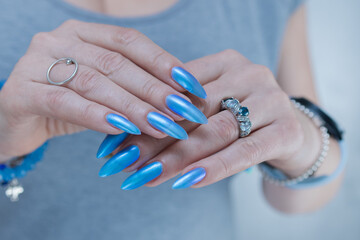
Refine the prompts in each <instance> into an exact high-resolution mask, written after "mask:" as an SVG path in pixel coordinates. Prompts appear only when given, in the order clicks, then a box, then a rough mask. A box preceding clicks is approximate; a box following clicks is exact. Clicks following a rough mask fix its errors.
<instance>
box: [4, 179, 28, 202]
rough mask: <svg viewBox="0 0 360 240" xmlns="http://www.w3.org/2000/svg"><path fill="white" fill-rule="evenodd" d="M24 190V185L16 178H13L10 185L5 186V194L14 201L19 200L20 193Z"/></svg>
mask: <svg viewBox="0 0 360 240" xmlns="http://www.w3.org/2000/svg"><path fill="white" fill-rule="evenodd" d="M23 192H24V188H23V186H21V185H20V183H19V181H18V180H17V179H16V178H14V179H13V180H11V181H10V182H9V183H8V185H7V186H6V187H5V195H6V196H7V197H8V198H9V199H10V201H12V202H17V201H19V195H20V194H22V193H23Z"/></svg>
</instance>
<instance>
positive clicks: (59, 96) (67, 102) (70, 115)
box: [27, 83, 123, 134]
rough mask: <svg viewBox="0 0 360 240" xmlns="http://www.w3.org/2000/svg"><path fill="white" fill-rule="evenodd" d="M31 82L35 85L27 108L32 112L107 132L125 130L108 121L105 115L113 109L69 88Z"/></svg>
mask: <svg viewBox="0 0 360 240" xmlns="http://www.w3.org/2000/svg"><path fill="white" fill-rule="evenodd" d="M30 84H34V86H33V87H31V89H33V90H32V91H31V92H30V94H31V95H30V97H29V98H28V99H27V104H28V107H27V109H28V110H29V111H31V112H32V113H34V114H37V115H41V116H47V117H50V118H52V119H55V120H61V121H64V122H69V123H73V124H76V125H78V126H82V127H85V128H87V129H92V130H95V131H99V132H103V133H107V134H120V133H122V132H123V131H121V130H120V129H117V128H114V127H112V126H111V125H110V124H108V123H107V122H106V119H105V116H106V115H107V114H109V113H114V111H113V110H111V109H109V108H107V107H105V106H102V105H100V104H98V103H95V102H91V101H89V100H87V99H85V98H83V97H81V96H79V95H78V94H76V93H75V92H74V91H72V90H70V89H67V88H62V87H58V86H53V85H44V84H40V83H30ZM49 124H50V123H49Z"/></svg>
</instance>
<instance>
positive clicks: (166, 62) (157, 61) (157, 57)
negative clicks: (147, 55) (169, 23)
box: [150, 49, 177, 69]
mask: <svg viewBox="0 0 360 240" xmlns="http://www.w3.org/2000/svg"><path fill="white" fill-rule="evenodd" d="M150 62H151V64H152V67H154V68H158V67H159V66H164V68H165V69H171V68H172V67H173V66H176V65H177V64H176V62H175V61H173V60H170V59H168V57H167V53H166V51H165V50H162V49H161V50H159V51H157V52H156V53H154V54H153V57H152V59H151V61H150Z"/></svg>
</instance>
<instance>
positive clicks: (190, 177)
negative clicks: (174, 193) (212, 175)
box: [172, 168, 206, 189]
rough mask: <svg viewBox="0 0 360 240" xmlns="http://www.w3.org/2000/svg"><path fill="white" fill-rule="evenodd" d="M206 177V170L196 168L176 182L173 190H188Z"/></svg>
mask: <svg viewBox="0 0 360 240" xmlns="http://www.w3.org/2000/svg"><path fill="white" fill-rule="evenodd" d="M205 176H206V171H205V168H195V169H193V170H191V171H189V172H187V173H185V174H184V175H182V176H181V177H180V178H179V179H178V180H176V182H175V183H174V184H173V185H172V188H173V189H181V188H188V187H190V186H192V185H194V184H195V183H198V182H200V181H201V180H203V178H204V177H205Z"/></svg>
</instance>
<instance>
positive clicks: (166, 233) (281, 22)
mask: <svg viewBox="0 0 360 240" xmlns="http://www.w3.org/2000/svg"><path fill="white" fill-rule="evenodd" d="M300 2H301V0H272V1H269V0H222V1H221V0H179V1H178V3H176V4H175V5H174V6H173V7H171V8H170V9H168V10H166V11H164V12H162V13H159V14H156V15H152V16H149V17H140V18H115V17H109V16H106V15H102V14H98V13H93V12H90V11H86V10H83V9H79V8H77V7H74V6H72V5H70V4H67V3H65V2H63V1H62V0H36V1H28V0H9V1H5V0H0V79H1V78H7V77H8V76H9V75H10V73H11V71H12V68H13V66H14V65H15V63H16V62H17V61H18V59H19V58H20V57H21V56H22V55H24V53H25V51H26V49H27V48H28V45H29V43H30V41H31V38H32V36H33V35H34V34H35V33H37V32H43V31H51V30H53V29H54V28H56V27H58V26H59V25H60V24H61V23H62V22H64V21H65V20H67V19H79V20H82V21H89V22H100V23H106V24H113V25H120V26H126V27H131V28H136V29H138V30H139V31H141V32H143V33H144V34H145V35H147V36H149V37H150V38H151V39H152V40H153V41H154V42H155V43H157V44H159V45H160V46H162V47H163V48H164V49H165V50H167V51H169V52H170V53H171V54H173V55H175V56H176V57H178V58H179V59H180V60H182V61H184V62H187V61H189V60H192V59H196V58H199V57H202V56H204V55H208V54H211V53H216V52H219V51H222V50H224V49H228V48H233V49H236V50H237V51H239V52H241V53H242V54H244V55H245V56H246V57H247V58H249V59H250V60H251V61H253V62H255V63H258V64H263V65H266V66H268V67H269V68H270V69H271V70H272V71H273V72H276V68H277V63H278V57H279V47H280V44H281V40H282V37H283V32H284V28H285V26H286V22H287V20H288V18H289V16H290V15H291V14H292V12H293V11H294V10H295V9H296V7H297V6H298V5H299V4H300ZM33 64H37V61H36V59H34V62H33ZM44 74H45V73H44ZM103 138H104V134H102V133H98V132H94V131H85V132H82V133H79V134H74V135H71V136H65V137H58V138H55V139H53V140H51V141H50V144H49V147H48V149H47V151H46V154H45V157H44V159H43V161H41V162H40V163H39V164H38V166H37V167H36V169H35V170H34V171H32V172H30V173H29V174H28V176H27V177H26V178H24V179H23V180H22V184H23V185H24V187H25V193H24V194H23V195H21V200H20V202H18V203H11V202H9V200H8V199H7V198H6V197H5V196H4V194H2V193H1V194H0V239H1V240H12V239H16V240H20V239H21V240H25V239H31V240H33V239H36V240H42V239H51V240H57V239H77V240H80V239H87V240H89V239H149V240H151V239H154V240H155V239H156V240H161V239H166V240H169V239H172V240H175V239H186V240H191V239H224V240H227V239H232V237H233V228H234V227H236V226H233V223H232V216H231V213H232V211H231V202H230V199H229V189H228V181H229V179H225V180H222V181H220V182H218V183H215V184H212V185H210V186H207V187H204V188H201V189H185V190H172V189H171V184H172V183H173V181H174V180H170V181H168V182H166V183H164V184H162V185H160V186H158V187H155V188H148V187H141V188H139V189H136V190H132V191H123V190H121V189H120V185H121V183H122V181H123V180H124V179H125V178H126V177H127V176H128V175H129V174H127V173H120V174H117V175H114V176H111V177H108V178H105V179H103V178H99V177H98V176H97V173H98V171H99V169H100V167H101V166H102V164H103V163H104V162H105V160H103V159H102V160H98V159H96V157H95V155H96V151H97V148H98V146H99V144H100V143H101V141H102V139H103ZM20 141H21V140H20Z"/></svg>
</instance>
